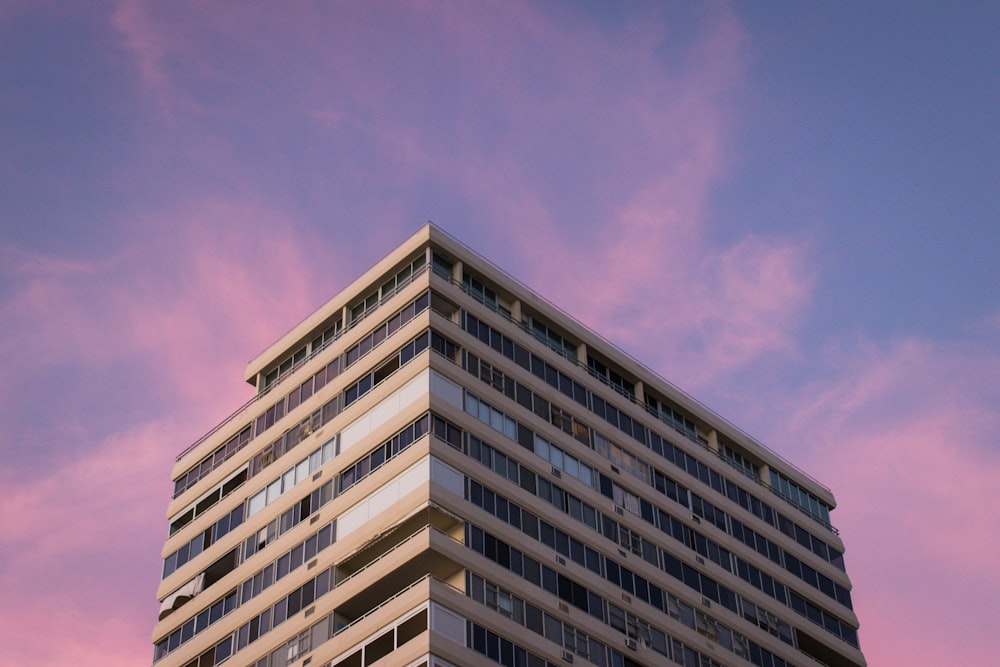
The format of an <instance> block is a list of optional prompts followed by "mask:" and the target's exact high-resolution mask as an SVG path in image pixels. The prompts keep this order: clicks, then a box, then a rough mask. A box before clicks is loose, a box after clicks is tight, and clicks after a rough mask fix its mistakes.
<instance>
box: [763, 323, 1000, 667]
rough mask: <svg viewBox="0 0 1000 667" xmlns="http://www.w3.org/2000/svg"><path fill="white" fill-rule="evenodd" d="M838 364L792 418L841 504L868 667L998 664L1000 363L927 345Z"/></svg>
mask: <svg viewBox="0 0 1000 667" xmlns="http://www.w3.org/2000/svg"><path fill="white" fill-rule="evenodd" d="M826 354H827V356H826V359H825V360H826V363H827V364H829V365H830V366H832V369H831V370H832V372H831V373H830V374H829V375H827V376H826V377H827V379H825V380H822V381H818V382H817V384H816V386H814V387H812V389H810V390H808V391H805V392H803V393H802V394H801V395H799V396H787V397H786V399H785V402H784V405H785V406H787V408H788V411H787V412H785V413H783V414H787V415H788V416H789V417H790V421H789V426H790V429H789V432H788V433H787V434H786V435H787V439H788V441H790V442H798V443H801V445H800V446H798V447H796V450H797V453H796V460H797V461H799V462H801V463H802V465H803V466H804V467H806V468H807V469H810V470H816V471H821V472H822V478H823V480H824V481H827V482H828V483H829V484H830V486H831V487H832V488H833V489H834V490H835V491H836V492H837V494H838V497H839V498H840V500H841V505H840V507H839V508H838V509H837V510H836V511H835V512H834V521H835V523H836V524H837V525H838V526H839V527H840V529H841V531H842V533H843V534H844V539H845V541H846V542H847V544H848V546H849V550H848V554H847V560H848V568H849V572H850V573H851V578H852V581H853V582H854V584H855V594H854V597H855V602H856V604H855V608H856V610H857V613H858V615H859V617H860V618H861V622H862V633H861V639H862V645H863V648H864V649H865V652H866V655H867V657H868V660H869V662H870V663H871V664H887V665H909V664H958V663H965V664H988V663H989V662H990V661H991V660H992V659H993V657H994V656H993V653H994V652H993V650H992V648H990V647H988V646H987V645H985V644H983V642H981V641H979V638H980V637H982V636H984V634H988V633H989V632H990V621H991V619H992V612H991V609H990V606H989V602H988V601H989V600H995V599H996V598H997V596H998V595H1000V576H998V575H997V574H996V569H995V567H993V562H994V561H995V554H996V553H997V551H998V550H1000V533H998V531H997V530H996V527H997V526H1000V506H998V505H997V503H995V502H994V501H993V496H994V494H995V492H996V480H997V479H1000V448H998V446H997V442H998V440H997V436H996V434H997V432H998V431H1000V413H998V412H997V410H996V405H997V404H998V401H1000V393H998V390H997V387H1000V357H997V355H996V354H995V352H990V351H989V350H987V349H984V348H981V347H979V346H974V345H964V344H944V343H932V342H930V341H921V340H916V339H908V340H901V341H897V342H895V343H891V344H881V345H876V344H873V343H862V344H860V345H857V344H855V345H851V346H847V345H843V346H838V347H836V348H834V349H831V350H829V351H828V352H827V353H826ZM779 405H781V404H780V403H776V402H772V407H775V408H777V407H778V406H779ZM779 412H780V411H779ZM958 609H962V610H963V611H962V612H961V613H956V611H955V610H958ZM977 610H978V611H977ZM942 635H944V636H948V637H949V638H950V639H949V641H948V642H940V641H938V640H937V638H938V637H940V636H942Z"/></svg>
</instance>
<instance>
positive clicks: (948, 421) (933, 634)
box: [0, 0, 1000, 667]
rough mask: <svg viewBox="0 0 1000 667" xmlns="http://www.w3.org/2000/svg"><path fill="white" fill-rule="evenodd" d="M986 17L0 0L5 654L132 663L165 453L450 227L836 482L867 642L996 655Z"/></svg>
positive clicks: (802, 6) (906, 655)
mask: <svg viewBox="0 0 1000 667" xmlns="http://www.w3.org/2000/svg"><path fill="white" fill-rule="evenodd" d="M997 34H1000V5H998V4H997V3H990V2H966V3H944V2H924V3H912V2H894V1H890V0H886V1H885V2H879V3H860V2H837V3H832V2H831V3H799V2H784V1H779V2H773V3H735V4H726V3H715V2H709V3H689V2H655V3H646V2H638V1H637V2H630V3H602V2H596V1H589V2H572V3H570V2H543V3H519V2H507V1H505V2H480V3H470V2H446V1H443V0H442V1H434V2H431V1H426V2H422V1H414V2H406V3H385V2H366V3H360V2H353V3H352V2H315V3H309V2H289V3H263V2H245V3H238V4H227V3H202V2H171V3H142V2H132V1H124V0H123V1H122V2H81V3H61V2H46V1H44V0H42V1H32V2H25V1H21V0H0V363H2V371H0V429H2V433H3V434H4V437H3V439H2V441H0V448H2V449H0V451H2V453H3V464H2V466H0V488H2V489H3V493H2V494H0V526H3V530H2V531H0V599H2V600H3V604H2V605H0V662H2V663H3V664H7V665H28V664H31V665H36V666H42V667H46V666H48V665H53V666H54V665H64V664H74V665H81V666H84V667H87V666H89V665H102V666H110V667H118V666H122V667H124V666H126V665H129V666H131V665H137V664H149V662H150V659H151V655H152V647H151V643H150V634H151V630H152V627H153V624H154V622H155V616H156V610H157V608H158V606H157V603H156V599H155V592H156V587H157V584H158V577H159V573H160V549H161V547H162V545H163V541H164V539H165V536H166V528H167V524H166V517H165V514H164V513H165V508H166V504H167V501H168V499H169V497H170V494H171V490H172V484H171V482H170V479H169V476H170V471H171V468H172V465H173V460H174V456H175V455H176V454H177V453H178V452H180V451H181V450H183V449H184V448H185V447H187V445H189V444H190V443H192V442H194V441H195V440H196V439H197V438H198V437H199V436H200V435H201V434H202V433H204V432H206V431H208V430H209V429H210V428H211V427H212V426H214V425H215V424H216V423H218V422H219V421H221V420H222V419H223V418H224V417H225V416H226V415H228V414H229V413H230V412H231V411H232V410H233V409H235V408H236V407H238V406H239V405H241V404H242V403H243V402H244V401H246V400H247V399H248V398H250V397H251V396H252V391H253V390H252V388H251V387H250V386H249V385H246V384H245V383H243V381H242V373H243V369H244V368H245V366H246V363H247V362H248V361H249V360H250V359H251V358H253V357H254V356H256V355H257V354H259V353H260V352H261V351H263V350H264V349H265V348H266V347H268V346H269V345H270V344H271V343H272V342H273V341H274V340H276V339H277V338H278V337H279V336H280V335H281V334H282V333H283V332H285V331H287V330H288V329H289V328H290V327H291V326H292V325H294V324H295V323H297V322H298V321H300V320H301V319H302V318H304V317H305V316H306V315H308V314H309V313H310V312H312V310H314V309H315V308H317V307H319V306H320V305H321V304H322V303H324V302H325V301H326V300H327V299H328V298H329V297H331V296H332V295H333V294H335V293H336V292H338V291H339V290H340V289H341V288H343V287H345V286H346V285H347V284H348V283H349V282H350V281H351V280H353V279H354V278H355V277H356V276H357V275H359V274H360V273H361V272H363V271H364V270H365V269H367V268H368V267H369V266H371V265H372V264H373V263H374V262H376V261H377V260H378V259H379V258H381V257H382V256H383V255H384V254H386V253H387V252H388V251H390V250H391V249H392V248H394V247H395V246H396V245H398V244H399V243H401V242H402V241H403V240H404V239H405V238H406V237H408V236H409V235H410V234H411V233H413V232H414V231H416V230H417V229H418V228H419V227H420V226H422V225H423V224H424V222H425V221H428V220H432V221H433V222H434V223H435V224H437V225H438V226H440V227H441V228H443V229H444V230H446V231H447V232H449V233H450V234H452V235H454V236H455V237H457V238H458V239H459V240H461V241H462V242H464V243H465V244H467V245H469V246H470V247H472V248H473V249H475V250H476V251H478V252H479V253H480V254H482V255H484V256H485V257H486V258H488V259H489V260H491V261H493V262H494V263H496V264H498V265H499V266H501V267H502V268H504V269H505V270H507V271H508V272H509V273H512V274H513V275H515V276H518V277H519V278H520V279H521V280H523V282H525V283H526V284H527V285H529V286H530V287H531V288H533V289H535V290H536V291H538V292H539V293H541V294H542V295H543V296H545V297H546V298H548V299H549V300H550V301H552V302H553V303H555V304H557V305H558V306H559V307H561V308H563V309H564V310H566V311H567V312H569V313H571V314H573V315H574V316H575V317H577V318H578V319H579V320H581V321H582V322H583V323H585V324H586V325H588V326H590V327H591V328H593V329H595V330H596V331H598V332H599V333H601V334H603V335H605V336H606V337H607V338H609V339H610V340H612V341H613V342H614V343H615V344H617V345H618V346H619V347H621V348H622V349H624V350H625V351H627V352H628V353H630V354H632V355H633V356H634V357H636V358H638V359H640V360H641V361H642V362H643V363H645V364H646V365H647V366H649V367H650V368H652V369H653V370H655V371H656V372H657V373H659V374H660V375H662V376H663V377H665V378H667V379H668V380H670V381H671V382H673V383H674V384H676V385H678V386H679V387H681V388H683V389H684V390H685V391H686V392H688V393H689V394H690V395H692V396H693V397H695V398H696V399H697V400H699V401H701V402H702V403H703V404H705V405H707V406H709V407H710V408H711V409H713V410H715V411H716V412H718V413H720V414H722V415H724V416H725V417H726V418H727V419H728V420H729V421H731V422H732V423H734V424H736V425H738V426H739V427H740V428H742V429H743V430H744V431H746V432H747V433H749V434H751V435H752V436H754V437H755V438H757V439H758V440H760V441H761V442H763V443H764V444H766V445H768V446H769V447H771V448H772V449H774V450H775V451H777V452H778V453H780V454H781V455H782V456H784V457H785V458H787V459H789V460H791V461H793V462H794V463H795V464H796V465H797V466H798V467H800V468H802V469H803V470H805V471H807V472H809V473H811V474H812V475H813V476H815V477H817V478H819V479H821V480H822V481H823V482H824V483H825V484H827V485H828V486H829V487H830V488H832V489H833V490H834V492H835V494H836V496H837V498H838V503H839V504H838V507H837V509H836V510H834V512H833V514H832V521H833V523H834V524H835V525H836V526H837V527H838V528H839V530H840V532H841V535H842V537H843V538H844V540H845V543H846V545H847V553H846V562H847V567H848V572H849V574H850V576H851V580H852V582H853V585H854V590H853V598H854V602H855V610H856V612H857V614H858V617H859V618H860V621H861V630H860V640H861V646H862V649H863V650H864V652H865V655H866V657H867V659H868V661H869V664H872V665H884V666H890V667H891V666H894V665H907V666H910V665H944V664H963V665H988V664H995V660H996V655H997V653H998V652H1000V644H998V640H997V634H996V632H995V629H994V627H993V626H994V625H995V620H996V608H997V603H998V602H1000V570H998V569H997V568H996V567H995V562H996V554H997V553H998V552H1000V503H998V502H996V499H995V498H994V495H995V494H996V493H997V492H998V491H1000V485H998V481H1000V438H998V435H997V434H998V433H1000V410H998V407H997V406H998V405H1000V289H998V287H1000V262H998V261H997V259H996V257H997V255H998V251H1000V188H998V187H997V184H998V182H1000V157H998V156H1000V131H998V126H997V122H996V119H997V118H998V117H1000V40H998V39H997V38H996V36H997ZM54 629H55V632H53V630H54Z"/></svg>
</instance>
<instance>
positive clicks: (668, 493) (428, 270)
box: [152, 225, 866, 667]
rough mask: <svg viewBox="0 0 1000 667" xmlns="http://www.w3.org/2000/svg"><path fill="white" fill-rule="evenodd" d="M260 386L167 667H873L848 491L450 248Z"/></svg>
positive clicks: (188, 556) (163, 592)
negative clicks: (853, 554)
mask: <svg viewBox="0 0 1000 667" xmlns="http://www.w3.org/2000/svg"><path fill="white" fill-rule="evenodd" d="M246 380H247V381H248V382H250V383H252V384H254V385H255V386H256V387H257V394H256V396H255V397H254V399H253V400H251V401H250V402H249V403H247V404H246V405H244V406H243V407H242V408H240V409H239V410H238V411H237V412H236V413H234V414H233V415H231V416H230V417H229V418H227V419H226V420H225V421H224V422H223V423H222V424H220V425H219V426H217V427H216V428H215V429H213V430H212V431H211V432H210V433H208V434H207V435H205V436H204V437H203V438H202V439H201V440H199V441H198V442H197V443H195V444H194V445H192V446H191V447H189V448H188V449H187V450H186V451H184V452H183V453H182V454H181V455H180V456H178V458H177V462H176V465H175V467H174V470H173V474H172V477H173V480H174V494H173V499H172V500H171V501H170V504H169V506H168V509H167V518H168V524H169V530H168V532H169V535H168V537H167V540H166V543H165V545H164V548H163V553H162V556H163V565H162V567H163V570H162V581H161V583H160V586H159V589H158V591H157V596H158V599H159V600H160V603H161V606H160V612H159V619H158V622H157V623H156V626H155V628H154V631H153V637H152V640H153V644H154V655H153V664H154V665H155V666H156V667H175V666H182V667H210V666H214V665H219V664H223V663H225V664H230V665H239V666H240V667H244V666H247V667H265V666H266V667H284V666H294V667H306V666H307V665H312V666H315V667H368V666H370V665H374V666H388V665H394V666H396V665H398V666H402V667H411V666H412V667H416V666H418V665H420V666H427V667H431V666H434V665H452V666H455V667H459V666H464V665H488V664H503V665H519V666H526V667H542V666H549V665H560V666H561V665H567V664H570V663H580V664H588V663H589V664H594V665H599V666H602V667H603V666H620V667H626V666H632V665H649V666H656V665H678V664H680V665H703V666H709V665H713V666H714V665H750V664H753V665H767V666H769V667H770V666H772V665H775V666H785V665H795V666H798V667H805V666H812V665H819V664H825V665H833V666H835V667H841V666H843V667H848V666H856V665H858V666H859V665H865V664H866V663H865V659H864V657H863V655H862V653H861V651H860V649H859V645H858V619H857V617H856V616H855V614H854V612H853V611H852V608H851V595H850V589H851V584H850V581H849V579H848V576H847V574H846V571H845V568H844V559H843V553H844V545H843V543H842V542H841V539H840V537H839V536H838V534H837V531H836V529H835V528H834V527H833V526H832V525H831V523H830V510H831V509H832V508H833V507H834V504H835V502H834V498H833V495H832V494H831V492H830V491H829V490H828V489H827V488H826V487H824V486H822V485H821V484H819V483H818V482H817V481H815V480H813V479H812V478H811V477H809V476H807V475H806V474H805V473H803V472H801V471H799V470H798V469H796V468H795V467H794V466H792V465H791V464H790V463H788V462H786V461H784V460H783V459H781V458H780V457H779V456H778V455H777V454H775V453H774V452H771V451H770V450H768V449H766V448H765V447H763V446H762V445H760V444H759V443H757V442H755V441H754V440H752V439H751V438H749V437H748V436H747V435H745V434H743V433H742V432H740V431H739V430H738V429H736V428H735V427H733V426H732V425H730V424H729V423H728V422H726V421H724V420H722V419H721V418H720V417H718V416H717V415H715V414H714V413H712V412H711V411H709V410H707V409H706V408H705V407H703V406H701V405H699V404H698V403H696V402H695V401H693V400H692V399H691V398H689V397H688V396H686V395H685V394H683V393H682V392H680V391H678V390H677V389H676V388H675V387H673V386H672V385H670V384H669V383H667V382H666V381H664V380H662V379H661V378H659V377H657V376H656V375H654V374H653V373H651V372H650V371H649V370H648V369H646V368H645V367H643V366H642V365H641V364H639V363H638V362H636V361H635V360H633V359H632V358H630V357H629V356H627V355H625V354H624V353H622V352H621V351H620V350H618V349H616V348H615V347H614V346H612V345H611V344H609V343H608V342H606V341H604V340H603V339H602V338H600V337H599V336H598V335H597V334H595V333H593V332H592V331H590V330H588V329H587V328H585V327H584V326H582V325H581V324H580V323H578V322H576V321H575V320H573V319H572V318H570V317H569V316H567V315H566V314H564V313H562V312H561V311H559V310H558V309H557V308H555V307H554V306H552V305H551V304H549V303H548V302H546V301H544V300H543V299H541V298H540V297H538V296H537V295H536V294H534V293H533V292H532V291H531V290H529V289H528V288H526V287H524V286H523V285H521V284H520V283H518V282H517V281H516V280H514V279H513V278H511V277H510V276H508V275H506V274H505V273H503V272H502V271H500V270H499V269H498V268H496V267H495V266H493V265H491V264H490V263H489V262H487V261H485V260H484V259H482V258H481V257H479V256H478V255H476V254H475V253H473V252H472V251H470V250H469V249H468V248H466V247H464V246H463V245H461V244H460V243H458V242H457V241H455V240H454V239H453V238H451V237H450V236H448V235H446V234H444V233H443V232H442V231H441V230H439V229H437V228H435V227H433V226H430V225H428V226H426V227H424V228H423V229H421V230H420V231H419V232H418V233H416V234H415V235H414V236H412V237H411V238H410V239H408V240H407V241H406V242H405V243H404V244H403V245H402V246H400V247H399V248H397V249H396V250H394V251H393V252H392V253H391V254H390V255H389V256H387V257H386V258H384V259H383V260H382V261H380V262H379V263H378V264H377V265H376V266H374V267H373V268H372V269H370V270H369V271H367V272H366V273H365V274H364V275H363V276H361V277H360V278H359V279H358V280H356V281H355V282H354V283H353V284H351V285H350V286H349V287H348V288H347V289H345V290H344V291H342V292H341V293H340V294H338V295H337V296H335V297H334V298H333V299H331V300H330V301H329V302H328V303H327V304H325V305H324V306H323V307H321V308H320V309H319V310H317V311H316V312H315V313H313V314H312V315H311V316H309V317H308V318H307V319H306V320H305V321H303V322H302V323H300V324H299V325H297V326H296V327H295V328H294V329H292V330H291V331H290V332H288V333H287V334H285V335H284V336H283V337H282V338H281V339H280V340H279V341H278V342H276V343H275V344H274V345H272V346H271V347H270V348H269V349H268V350H267V351H265V352H264V353H263V354H261V355H260V356H259V357H257V358H256V359H254V360H253V361H251V362H250V364H249V366H248V367H247V371H246Z"/></svg>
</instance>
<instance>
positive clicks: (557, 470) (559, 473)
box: [552, 466, 562, 477]
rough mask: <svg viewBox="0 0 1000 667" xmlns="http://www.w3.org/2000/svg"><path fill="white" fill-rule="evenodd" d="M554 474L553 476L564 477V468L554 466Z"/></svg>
mask: <svg viewBox="0 0 1000 667" xmlns="http://www.w3.org/2000/svg"><path fill="white" fill-rule="evenodd" d="M552 476H553V477H562V470H560V469H559V468H557V467H555V466H552Z"/></svg>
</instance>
